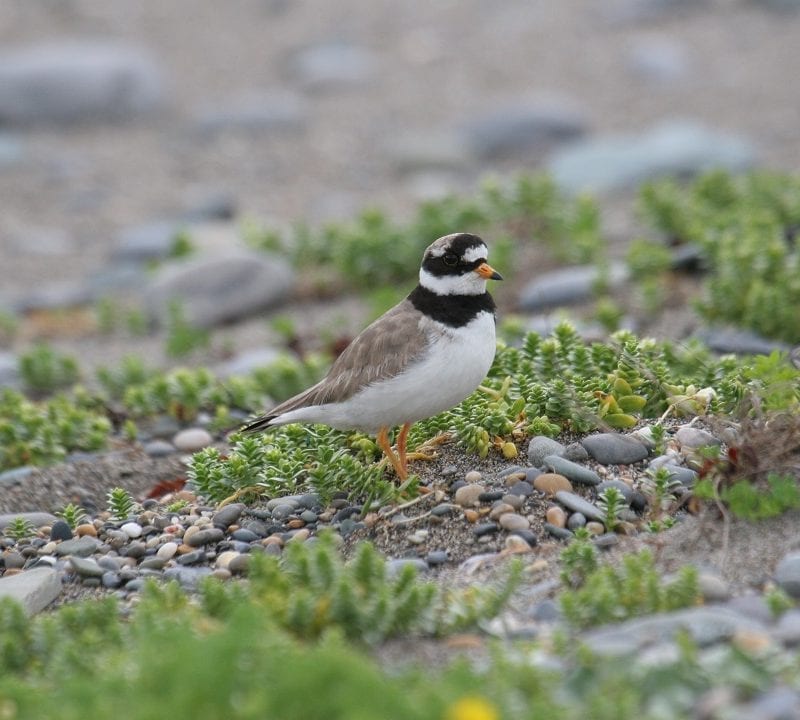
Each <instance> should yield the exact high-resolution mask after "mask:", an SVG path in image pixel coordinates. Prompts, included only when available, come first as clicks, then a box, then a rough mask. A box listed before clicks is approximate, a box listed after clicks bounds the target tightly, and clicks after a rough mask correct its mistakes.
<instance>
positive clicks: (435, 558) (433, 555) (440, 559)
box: [425, 550, 450, 567]
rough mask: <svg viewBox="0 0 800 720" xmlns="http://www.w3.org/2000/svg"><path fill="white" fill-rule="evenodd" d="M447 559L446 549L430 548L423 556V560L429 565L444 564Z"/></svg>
mask: <svg viewBox="0 0 800 720" xmlns="http://www.w3.org/2000/svg"><path fill="white" fill-rule="evenodd" d="M449 559H450V558H449V556H448V554H447V550H431V552H429V553H428V554H427V555H426V556H425V562H426V563H428V565H430V566H431V567H433V566H435V565H444V563H446V562H447V561H448V560H449Z"/></svg>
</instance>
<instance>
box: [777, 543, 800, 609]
mask: <svg viewBox="0 0 800 720" xmlns="http://www.w3.org/2000/svg"><path fill="white" fill-rule="evenodd" d="M775 582H776V583H778V585H779V586H780V588H781V589H782V590H783V591H784V592H785V593H786V594H787V595H789V596H791V597H793V598H795V599H796V600H797V599H800V552H790V553H788V554H786V555H784V557H783V558H782V559H781V560H780V562H779V563H778V565H777V567H776V568H775Z"/></svg>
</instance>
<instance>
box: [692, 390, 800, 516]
mask: <svg viewBox="0 0 800 720" xmlns="http://www.w3.org/2000/svg"><path fill="white" fill-rule="evenodd" d="M751 402H755V403H756V404H757V405H758V404H759V401H758V400H755V399H754V398H751ZM729 435H732V437H731V439H730V442H729V444H728V446H727V448H724V449H723V448H719V447H711V448H705V449H704V450H703V453H702V457H703V458H704V459H703V462H702V467H701V468H700V471H699V475H700V479H699V480H698V482H697V483H696V485H695V487H694V495H695V497H697V498H700V499H702V500H711V501H714V502H715V503H717V504H718V505H723V506H724V507H726V508H728V509H729V510H730V511H731V512H732V513H733V514H734V515H736V516H737V517H741V518H745V519H747V520H763V519H766V518H771V517H775V516H777V515H781V514H782V513H784V512H786V511H787V510H792V509H795V508H798V507H800V477H799V476H798V467H800V415H798V414H797V413H796V412H779V413H778V412H764V411H762V410H760V408H759V407H756V408H753V409H752V410H751V411H750V412H747V413H745V414H744V415H743V417H742V418H741V420H739V422H738V423H737V424H736V427H735V429H734V432H733V433H730V432H729Z"/></svg>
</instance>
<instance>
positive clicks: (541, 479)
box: [533, 473, 572, 497]
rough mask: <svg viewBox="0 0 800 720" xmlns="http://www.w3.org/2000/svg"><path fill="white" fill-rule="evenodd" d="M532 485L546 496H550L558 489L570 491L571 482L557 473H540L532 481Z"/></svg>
mask: <svg viewBox="0 0 800 720" xmlns="http://www.w3.org/2000/svg"><path fill="white" fill-rule="evenodd" d="M533 487H534V488H536V489H537V490H538V491H539V492H543V493H544V494H545V495H547V497H552V496H553V495H555V494H556V493H557V492H559V491H560V490H565V491H566V492H572V483H571V482H570V481H569V480H567V478H565V477H564V476H563V475H559V474H558V473H542V474H541V475H539V476H538V477H537V478H536V479H535V480H534V481H533Z"/></svg>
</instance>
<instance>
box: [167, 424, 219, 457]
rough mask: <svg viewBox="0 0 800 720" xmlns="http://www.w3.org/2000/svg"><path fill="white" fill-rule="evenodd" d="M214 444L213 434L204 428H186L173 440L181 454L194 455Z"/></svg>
mask: <svg viewBox="0 0 800 720" xmlns="http://www.w3.org/2000/svg"><path fill="white" fill-rule="evenodd" d="M212 442H213V438H212V437H211V433H209V432H208V430H205V429H204V428H186V429H185V430H181V431H180V432H179V433H177V434H176V435H175V436H174V437H173V438H172V444H173V445H174V446H175V447H176V448H177V449H178V450H180V451H181V452H186V453H194V452H198V451H199V450H202V449H203V448H205V447H208V446H209V445H211V443H212Z"/></svg>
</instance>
